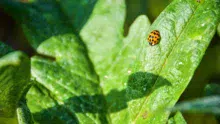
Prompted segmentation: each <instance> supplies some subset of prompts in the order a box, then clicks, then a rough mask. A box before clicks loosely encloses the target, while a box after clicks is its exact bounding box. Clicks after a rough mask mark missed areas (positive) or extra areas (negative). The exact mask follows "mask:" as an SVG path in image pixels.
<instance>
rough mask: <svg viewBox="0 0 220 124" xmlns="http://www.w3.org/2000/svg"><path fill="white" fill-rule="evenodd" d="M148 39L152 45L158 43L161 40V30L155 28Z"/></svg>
mask: <svg viewBox="0 0 220 124" xmlns="http://www.w3.org/2000/svg"><path fill="white" fill-rule="evenodd" d="M147 40H148V42H149V44H150V45H151V46H154V45H156V44H158V43H159V41H160V32H159V31H158V30H153V31H152V32H151V33H150V34H149V36H148V38H147Z"/></svg>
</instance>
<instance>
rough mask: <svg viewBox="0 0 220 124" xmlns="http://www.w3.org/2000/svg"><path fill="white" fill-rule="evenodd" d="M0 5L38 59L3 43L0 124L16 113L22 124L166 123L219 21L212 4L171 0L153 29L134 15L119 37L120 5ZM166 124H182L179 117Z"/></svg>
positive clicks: (117, 0) (218, 7) (118, 0)
mask: <svg viewBox="0 0 220 124" xmlns="http://www.w3.org/2000/svg"><path fill="white" fill-rule="evenodd" d="M0 6H1V7H3V8H4V10H5V11H6V12H7V13H8V14H10V15H11V16H12V17H13V18H14V19H15V20H16V22H17V23H19V24H20V25H21V27H22V29H23V31H24V34H25V36H26V38H27V39H28V41H29V43H30V44H31V46H32V47H33V48H34V49H35V50H36V53H37V54H35V55H34V56H32V57H31V58H30V60H31V62H30V63H29V58H28V57H27V56H26V55H24V53H21V52H11V51H12V50H11V49H8V46H6V45H4V46H3V47H2V48H5V49H6V50H4V51H0V54H1V55H2V56H3V57H2V58H1V60H0V70H2V71H0V72H2V73H1V74H0V75H1V77H2V78H0V79H1V82H0V85H2V86H4V87H5V88H4V87H2V86H1V87H0V90H3V89H6V90H5V91H4V92H5V93H4V94H0V96H1V98H2V99H1V98H0V103H1V104H0V105H1V107H2V109H1V110H2V111H0V112H2V114H1V115H2V118H0V121H1V120H2V121H4V122H5V123H6V122H7V121H6V120H5V118H6V117H15V116H14V114H13V113H15V110H16V109H17V111H18V112H17V117H18V121H19V123H33V122H32V117H31V116H33V120H34V121H35V122H36V123H59V124H60V123H125V124H126V123H149V124H161V123H166V122H167V121H168V119H169V115H170V113H171V111H170V110H169V109H170V108H172V107H173V106H174V105H175V104H176V102H177V101H178V99H179V98H180V96H181V94H182V93H183V91H184V90H185V88H186V87H187V85H188V83H189V82H190V80H191V78H192V77H193V75H194V72H195V70H196V69H197V67H198V65H199V64H200V61H201V59H202V57H203V56H204V54H205V51H206V49H207V47H208V45H209V43H210V41H211V40H212V38H213V36H214V34H215V32H216V28H217V25H218V23H219V20H218V19H219V15H220V3H219V1H216V0H203V1H201V2H197V1H196V0H191V1H189V0H174V1H173V2H171V3H170V5H168V6H167V8H166V9H165V10H164V11H163V12H162V13H161V14H160V15H159V16H158V17H157V19H156V20H155V21H154V23H153V24H152V25H151V24H150V22H149V20H148V18H147V17H146V16H144V15H142V16H139V17H138V18H137V19H136V20H135V21H134V23H133V24H132V26H131V27H130V30H129V33H128V36H126V37H124V36H123V33H124V32H123V25H124V21H125V1H124V0H110V1H104V0H100V1H96V0H91V1H86V0H82V1H80V2H77V1H76V0H73V1H69V0H62V1H53V0H48V1H44V0H35V1H32V2H29V3H21V2H14V1H8V0H1V1H0ZM82 8H85V9H82ZM83 10H84V11H83ZM152 30H159V31H160V35H161V41H160V43H159V44H158V45H156V46H149V45H148V43H147V42H146V39H147V35H148V34H149V33H150V32H151V31H152ZM12 60H13V61H12ZM1 61H2V62H1ZM4 62H5V63H7V64H4ZM2 63H3V64H2ZM14 63H17V64H15V65H14ZM24 65H25V66H24ZM10 66H12V67H10ZM14 66H15V67H14ZM28 67H30V68H31V69H30V68H28ZM11 68H12V69H11ZM17 68H18V69H17ZM7 70H9V71H7ZM30 70H31V72H29V71H30ZM4 71H6V72H8V73H4ZM10 71H13V72H10ZM28 72H29V73H28ZM16 74H18V75H16ZM30 75H31V79H30ZM4 76H9V78H6V79H10V80H9V81H4V79H5V77H4ZM30 82H32V83H31V84H32V86H31V88H30V89H29V87H30ZM10 87H22V88H10ZM7 88H8V89H7ZM18 89H19V90H18ZM27 90H28V91H27ZM12 93H16V95H17V96H16V99H14V98H11V97H10V96H11V94H12ZM5 94H6V95H5ZM25 97H26V99H27V105H28V108H29V109H30V112H31V113H30V112H29V111H28V109H27V106H26V100H25ZM11 100H15V102H8V101H11ZM6 102H7V105H5V104H3V103H6ZM8 105H9V106H8ZM6 110H7V111H6ZM176 110H181V109H179V108H178V107H177V109H176ZM8 111H9V112H10V113H7V112H8ZM31 114H32V115H31ZM15 118H16V117H15ZM12 121H13V119H12ZM168 122H169V123H178V122H179V123H185V120H184V119H183V117H182V115H181V113H180V112H178V113H177V114H176V115H175V116H174V117H172V118H171V119H170V120H169V121H168Z"/></svg>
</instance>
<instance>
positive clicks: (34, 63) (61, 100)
mask: <svg viewBox="0 0 220 124" xmlns="http://www.w3.org/2000/svg"><path fill="white" fill-rule="evenodd" d="M37 52H38V53H40V54H42V55H45V56H48V57H46V58H44V57H40V56H34V57H33V58H32V59H31V73H32V76H33V78H34V79H35V80H36V81H37V82H38V83H36V85H35V86H34V87H32V88H31V90H30V91H29V93H28V95H27V98H28V106H29V107H30V110H31V112H32V113H33V116H34V119H35V120H36V121H37V122H39V123H49V122H51V123H107V120H108V117H107V114H106V112H105V102H104V97H103V95H102V90H101V88H100V87H99V82H98V76H97V75H96V73H95V71H94V69H93V67H92V64H91V62H90V61H89V58H88V55H87V51H86V49H85V46H84V45H83V43H82V42H81V41H80V40H79V39H78V38H77V37H76V36H74V35H72V34H66V35H60V36H55V37H51V38H50V39H48V40H46V41H44V42H43V43H42V44H41V45H40V46H39V47H38V49H37ZM52 57H53V58H54V60H53V59H51V58H52Z"/></svg>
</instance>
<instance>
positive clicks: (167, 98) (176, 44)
mask: <svg viewBox="0 0 220 124" xmlns="http://www.w3.org/2000/svg"><path fill="white" fill-rule="evenodd" d="M219 4H220V3H219V1H215V0H209V1H202V2H201V3H198V2H196V1H188V0H174V1H173V2H172V3H171V4H170V5H169V6H168V7H167V8H166V9H165V10H164V11H163V12H162V13H161V14H160V16H159V17H158V18H157V19H156V21H155V22H154V23H153V24H152V26H151V28H150V30H149V31H148V32H150V31H152V30H155V29H157V30H159V31H160V34H161V41H160V44H159V45H157V46H155V47H151V46H148V47H147V48H146V49H145V50H144V52H145V53H146V56H145V61H144V63H146V64H145V65H144V66H143V67H144V69H145V71H147V72H151V73H153V74H155V75H159V76H161V77H163V78H165V79H166V80H168V81H169V83H170V84H169V83H168V84H165V81H164V79H163V78H161V77H157V78H156V79H155V80H153V82H155V84H154V86H153V88H152V90H151V91H152V93H151V94H150V95H149V96H148V97H147V98H143V99H141V100H140V101H142V100H143V102H142V105H141V108H140V106H137V107H138V108H140V109H139V111H138V110H137V113H136V115H135V116H134V118H133V122H136V123H142V122H147V123H164V122H166V120H167V117H168V115H169V112H167V111H161V109H163V108H166V107H172V106H174V104H175V103H176V102H177V100H178V98H179V97H180V95H181V94H182V92H183V91H184V89H185V88H186V86H187V85H188V83H189V81H190V79H191V78H192V76H193V74H194V71H195V69H196V68H197V66H198V65H199V63H200V61H201V59H202V57H203V55H204V53H205V50H206V48H207V47H208V45H209V42H210V41H211V38H212V37H213V35H214V33H215V28H216V26H217V24H218V18H217V17H218V15H219V8H220V6H219ZM195 25H197V26H195ZM148 53H149V54H148ZM134 108H135V107H134ZM146 112H147V113H149V114H148V115H149V116H148V118H146V119H144V118H142V117H141V115H142V113H146Z"/></svg>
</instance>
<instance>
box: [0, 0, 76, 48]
mask: <svg viewBox="0 0 220 124" xmlns="http://www.w3.org/2000/svg"><path fill="white" fill-rule="evenodd" d="M0 6H1V7H2V8H4V10H5V11H6V12H8V13H9V14H10V15H11V16H12V17H13V18H14V19H15V20H16V21H17V22H18V23H20V24H21V26H22V28H23V31H24V34H25V36H26V38H27V39H28V41H29V42H30V44H31V45H32V46H33V47H34V48H35V49H37V47H38V45H39V44H41V43H42V42H43V41H44V40H46V39H48V38H50V37H51V36H55V35H59V34H66V33H72V32H74V30H73V28H72V26H71V23H70V21H67V18H66V16H65V15H64V14H63V13H62V10H61V8H60V6H59V4H58V3H57V2H56V1H54V0H49V1H43V0H37V1H34V2H31V3H22V2H16V1H9V0H1V1H0Z"/></svg>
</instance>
